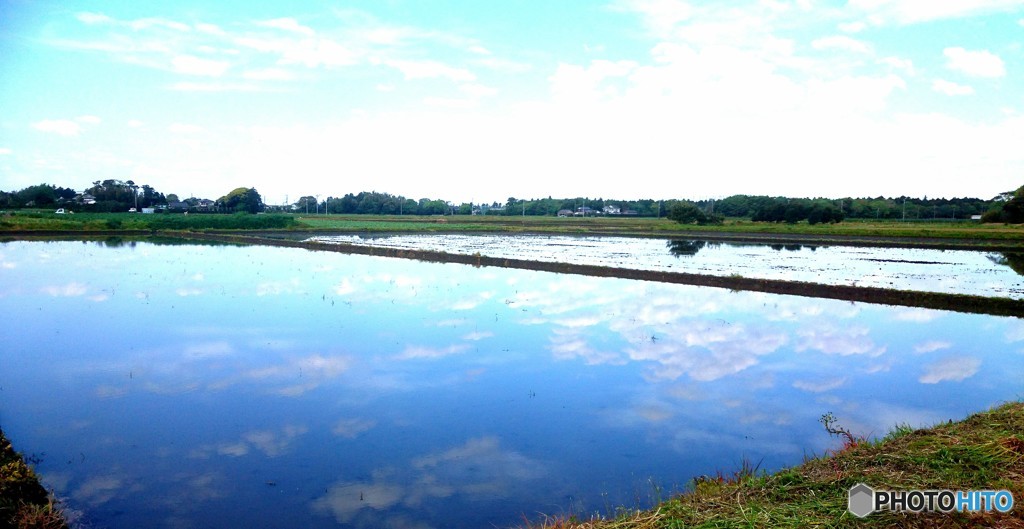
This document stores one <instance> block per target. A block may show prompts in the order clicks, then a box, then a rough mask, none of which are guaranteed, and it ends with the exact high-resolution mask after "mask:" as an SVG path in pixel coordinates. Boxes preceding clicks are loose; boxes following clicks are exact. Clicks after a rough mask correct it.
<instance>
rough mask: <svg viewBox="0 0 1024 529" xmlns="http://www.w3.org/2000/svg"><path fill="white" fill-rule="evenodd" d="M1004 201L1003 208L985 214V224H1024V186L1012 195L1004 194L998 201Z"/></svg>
mask: <svg viewBox="0 0 1024 529" xmlns="http://www.w3.org/2000/svg"><path fill="white" fill-rule="evenodd" d="M1000 199H1002V200H1004V201H1003V203H1002V206H999V207H996V208H994V209H992V210H990V211H989V212H988V213H985V215H984V216H982V218H981V220H982V221H983V222H1005V223H1008V224H1020V223H1024V186H1021V187H1018V188H1017V190H1016V191H1014V192H1013V193H1012V194H1010V192H1006V193H1002V194H1001V195H999V196H998V197H996V200H1000Z"/></svg>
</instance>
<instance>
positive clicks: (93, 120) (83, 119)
mask: <svg viewBox="0 0 1024 529" xmlns="http://www.w3.org/2000/svg"><path fill="white" fill-rule="evenodd" d="M75 121H78V122H79V123H88V124H90V125H98V124H100V123H102V122H103V120H102V119H100V118H98V117H96V116H78V117H77V118H75Z"/></svg>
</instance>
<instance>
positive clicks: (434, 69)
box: [384, 60, 476, 83]
mask: <svg viewBox="0 0 1024 529" xmlns="http://www.w3.org/2000/svg"><path fill="white" fill-rule="evenodd" d="M384 64H385V65H387V66H390V67H392V68H395V69H396V70H398V71H400V72H402V75H403V76H405V78H406V79H407V80H411V79H436V78H447V79H451V80H452V81H456V82H460V83H468V82H472V81H475V80H476V75H473V72H470V71H469V70H466V69H463V68H455V67H453V66H449V65H447V64H444V63H441V62H438V61H432V60H421V61H405V60H388V61H384Z"/></svg>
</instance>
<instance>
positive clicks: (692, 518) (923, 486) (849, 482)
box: [529, 402, 1024, 529]
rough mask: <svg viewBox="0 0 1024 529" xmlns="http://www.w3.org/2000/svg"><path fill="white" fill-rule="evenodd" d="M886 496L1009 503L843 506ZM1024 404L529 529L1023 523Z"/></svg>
mask: <svg viewBox="0 0 1024 529" xmlns="http://www.w3.org/2000/svg"><path fill="white" fill-rule="evenodd" d="M857 483H866V484H868V485H869V486H871V487H873V488H875V489H886V490H911V489H915V490H916V489H919V490H935V489H938V490H943V489H945V490H979V489H997V490H998V489H1006V490H1009V491H1010V492H1011V493H1012V494H1013V496H1014V499H1015V501H1016V505H1015V507H1014V509H1013V510H1012V511H1010V512H1009V513H1006V514H1000V513H995V512H992V513H976V514H967V513H950V514H942V513H929V514H913V513H893V512H881V513H874V514H872V515H870V516H868V517H867V518H864V519H861V518H856V517H854V516H853V515H851V514H850V513H848V512H847V510H846V506H847V505H846V504H847V494H848V491H849V489H850V487H852V486H854V485H856V484H857ZM1021 501H1024V403H1022V402H1013V403H1008V404H1004V405H1002V406H999V407H997V408H995V409H992V410H989V411H986V412H982V413H978V414H975V415H973V416H971V417H968V418H967V419H964V420H963V421H960V422H949V423H944V424H940V425H937V426H935V427H932V428H926V429H920V430H913V429H910V428H908V427H906V426H899V427H897V428H895V429H894V430H893V431H892V432H891V433H890V434H889V435H887V436H886V437H884V438H882V439H880V440H878V441H873V442H872V441H865V440H862V439H856V438H854V439H853V441H852V442H851V441H849V440H847V441H845V442H844V443H843V446H842V448H840V449H837V450H836V451H835V452H834V453H831V454H827V455H826V456H824V457H819V458H814V459H810V460H808V461H806V462H805V463H804V464H802V465H800V466H797V467H793V468H788V469H784V470H781V471H779V472H776V473H774V474H766V473H760V474H758V473H757V472H756V471H753V470H751V469H750V468H749V466H745V467H744V468H743V469H741V470H740V471H738V472H736V473H735V474H733V475H732V476H722V475H719V476H715V477H706V476H705V477H701V478H697V479H695V480H694V483H693V487H692V490H691V491H689V492H687V493H685V494H682V495H679V496H677V497H675V498H672V499H670V500H668V501H666V502H664V503H662V504H660V505H659V506H658V507H656V508H655V509H652V510H649V511H636V512H624V513H621V514H619V515H618V516H617V517H615V518H613V519H602V518H595V519H590V520H575V519H562V518H558V519H556V518H549V519H546V520H543V521H542V522H541V523H538V524H535V525H530V526H529V527H536V528H545V529H547V528H551V529H553V528H561V529H583V528H587V529H612V528H615V529H653V528H682V527H694V528H726V527H794V528H796V527H894V526H898V527H1024V506H1022V505H1021V503H1020V502H1021Z"/></svg>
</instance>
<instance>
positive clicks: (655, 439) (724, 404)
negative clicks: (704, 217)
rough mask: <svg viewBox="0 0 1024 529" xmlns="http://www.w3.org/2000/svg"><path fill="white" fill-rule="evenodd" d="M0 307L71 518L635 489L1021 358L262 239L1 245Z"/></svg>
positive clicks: (512, 505) (894, 317)
mask: <svg viewBox="0 0 1024 529" xmlns="http://www.w3.org/2000/svg"><path fill="white" fill-rule="evenodd" d="M628 241H629V245H628V247H625V248H619V249H618V250H617V251H618V252H620V253H622V254H624V255H634V254H635V252H636V251H637V248H639V247H641V246H642V244H643V245H646V244H648V242H649V241H646V240H639V241H638V240H635V239H629V240H628ZM477 242H480V241H479V240H477ZM641 243H642V244H641ZM608 244H610V243H607V242H605V243H601V246H600V248H599V249H595V250H594V253H596V254H602V253H607V252H608V250H609V246H608ZM651 244H653V243H651ZM660 244H661V251H662V252H666V251H667V248H666V243H665V242H664V241H662V242H661V243H660ZM584 247H585V245H584ZM651 248H652V249H651V250H650V251H651V252H653V251H654V250H653V246H652V247H651ZM712 249H713V248H708V247H702V248H699V253H698V255H697V257H700V254H702V253H708V254H709V255H710V254H711V252H710V251H709V250H712ZM720 249H721V251H723V252H732V253H734V254H735V255H740V254H742V252H750V251H753V250H752V249H747V248H744V247H735V248H734V247H731V246H724V245H723V246H721V247H720ZM823 250H824V249H821V248H819V249H818V250H815V251H813V252H812V251H811V250H800V251H786V250H782V251H777V250H768V252H767V255H768V256H772V257H774V259H767V258H754V257H750V258H746V261H747V262H746V263H745V264H746V266H747V267H748V268H747V269H745V270H753V269H754V268H756V266H755V265H757V264H758V263H760V264H762V265H763V264H766V263H768V264H778V263H782V262H786V261H785V259H784V258H787V257H789V256H795V255H798V254H800V253H804V252H811V253H812V254H813V256H814V258H815V259H821V258H820V257H819V256H821V255H824V254H823V253H821V252H823ZM853 250H854V249H845V250H842V251H844V252H852V251H853ZM475 251H480V250H475ZM582 251H584V250H581V252H582ZM684 253H685V252H684ZM847 255H849V254H847ZM853 255H856V254H853ZM887 255H888V254H887ZM899 255H904V256H905V255H908V254H899ZM915 255H916V254H915ZM943 255H946V256H949V255H950V254H949V253H945V254H943ZM692 257H693V256H692V255H691V256H686V255H683V256H679V257H676V256H674V255H671V254H669V255H667V256H665V257H664V262H665V263H666V264H672V265H673V266H678V267H682V266H684V264H682V263H690V261H688V259H692ZM862 257H866V256H862ZM885 258H886V259H889V258H890V257H889V256H887V257H885ZM901 258H902V257H901ZM614 259H617V260H619V261H618V262H624V261H628V260H629V259H632V258H627V257H616V258H614ZM732 259H733V260H737V259H739V257H732ZM849 259H856V258H852V257H851V258H849ZM983 259H984V260H982V261H976V262H973V263H974V264H973V265H971V266H978V267H981V266H983V265H984V263H985V261H986V260H988V257H984V258H983ZM905 260H928V261H933V260H934V261H938V260H939V258H938V257H928V258H917V257H915V258H914V259H905ZM866 262H869V263H870V262H873V261H866ZM988 262H989V263H990V264H992V266H993V269H995V268H994V267H995V266H996V265H995V264H994V263H993V262H992V261H991V260H988ZM686 266H690V265H686ZM701 266H704V265H701ZM723 266H724V265H723ZM820 266H821V267H825V266H826V264H825V260H821V264H820ZM828 266H834V267H836V268H837V269H838V268H842V267H843V266H844V264H843V263H833V264H832V265H828ZM865 266H869V265H865ZM920 266H921V267H922V268H925V269H928V266H925V265H920ZM912 269H913V268H912V267H910V266H909V265H908V267H907V270H908V274H909V270H912ZM741 273H747V272H741ZM772 273H776V272H772ZM793 273H798V272H796V271H794V272H793ZM999 273H1002V272H999ZM1011 273H1012V272H1011ZM994 274H995V272H993V275H994ZM1000 277H1003V276H1000ZM1012 277H1013V278H1014V279H1015V278H1016V276H1015V275H1013V276H1012ZM0 310H2V313H3V314H4V315H5V319H6V321H5V324H4V325H3V326H2V327H0V343H3V348H2V350H0V421H2V426H3V428H4V430H5V431H6V432H7V433H8V436H9V437H10V438H11V439H12V440H13V441H14V442H15V445H16V446H18V447H19V449H21V450H23V451H24V452H25V453H26V454H29V455H33V456H34V457H35V458H37V459H38V460H39V461H40V462H39V464H38V466H37V469H38V471H39V472H40V473H41V475H42V477H43V481H44V483H45V484H46V485H47V486H48V487H50V488H53V489H54V490H55V491H56V492H57V493H58V495H59V496H61V497H63V498H65V499H66V505H67V506H69V507H70V508H72V509H75V510H78V511H80V512H81V513H82V514H81V517H82V520H83V521H85V522H86V523H88V524H89V526H90V527H111V528H122V527H125V528H127V527H141V526H146V527H209V526H246V525H248V526H253V527H417V528H423V527H491V526H496V527H507V526H512V525H516V524H520V523H522V521H523V520H524V518H525V519H537V518H538V516H539V514H538V513H547V514H559V513H570V512H572V513H583V514H590V513H595V512H607V511H609V510H614V509H615V508H616V507H618V506H626V507H644V506H648V505H650V504H651V503H652V502H654V501H656V500H657V499H659V498H664V497H665V495H667V494H668V493H669V492H672V491H678V490H682V489H683V488H685V487H686V485H687V482H688V481H689V480H690V479H691V478H692V477H694V476H697V475H702V474H710V475H714V474H715V473H717V472H719V471H722V472H724V473H729V472H731V471H732V470H735V469H737V468H739V467H740V466H741V465H742V464H743V461H749V462H751V463H752V464H759V465H760V468H762V469H765V470H774V469H777V468H780V467H782V466H788V465H794V464H798V463H800V462H801V461H802V460H803V458H804V457H805V456H807V455H812V454H822V453H824V452H825V451H826V450H828V449H829V448H834V447H836V446H838V444H839V441H838V440H835V439H830V438H829V436H828V434H827V433H826V432H825V431H824V429H823V428H822V426H821V424H819V422H818V418H819V417H820V416H821V415H822V414H823V413H826V412H832V413H833V414H834V415H835V416H836V417H838V419H839V422H840V424H841V425H842V426H843V427H846V428H848V429H850V430H851V431H853V432H854V433H856V434H860V435H867V436H879V435H883V434H885V433H886V432H887V431H888V430H889V429H890V428H892V427H893V426H895V425H897V424H909V425H911V426H921V425H929V424H933V423H935V422H938V421H943V420H947V419H959V418H962V417H964V416H966V415H968V414H970V413H973V412H975V411H979V410H982V409H985V408H987V407H989V406H991V405H994V404H996V403H999V402H1002V401H1005V400H1011V399H1016V398H1019V397H1020V388H1021V386H1020V380H1021V377H1020V374H1021V373H1022V368H1024V322H1022V321H1021V320H1019V319H1016V318H1006V317H995V316H984V315H972V314H960V313H951V312H942V311H933V310H924V309H913V308H894V307H887V306H881V305H870V304H858V303H849V302H842V301H833V300H824V299H809V298H800V297H793V296H779V295H771V294H761V293H749V292H730V291H728V290H723V289H713V288H704V287H694V286H687V285H674V284H660V283H653V282H640V281H630V280H624V279H614V278H596V277H583V276H571V275H559V274H552V273H547V272H536V271H528V270H507V269H500V268H474V267H472V266H466V265H456V264H438V263H425V262H418V261H411V260H403V259H387V258H381V257H367V256H359V255H344V254H337V253H332V252H310V251H306V250H298V249H288V248H269V247H237V246H211V245H161V244H154V243H151V242H138V243H118V242H111V243H98V242H68V241H64V242H8V243H4V244H0Z"/></svg>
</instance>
